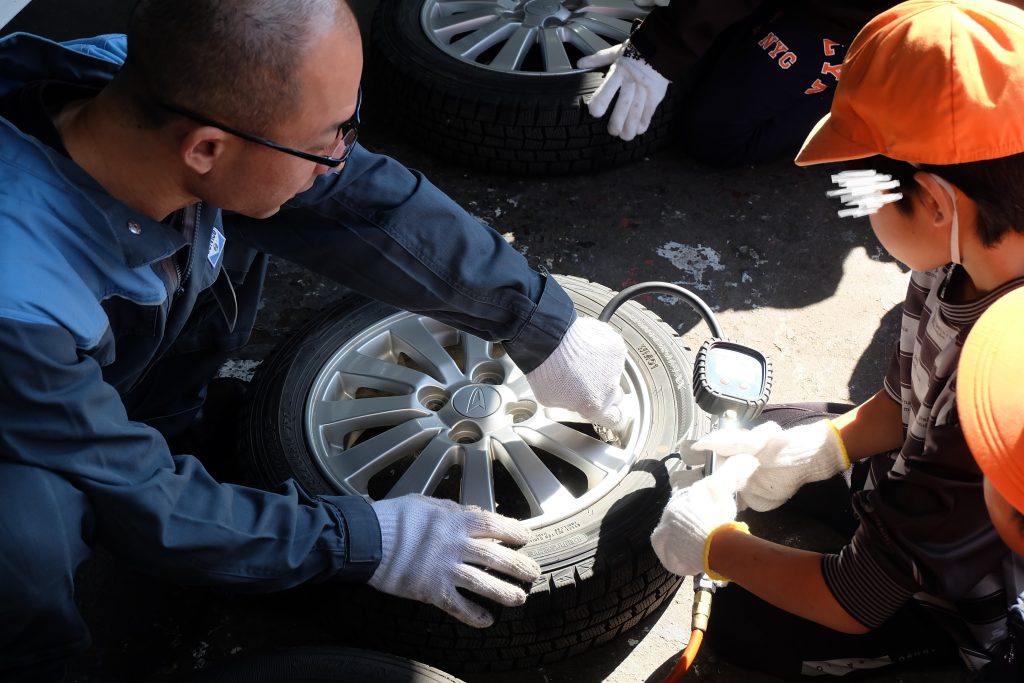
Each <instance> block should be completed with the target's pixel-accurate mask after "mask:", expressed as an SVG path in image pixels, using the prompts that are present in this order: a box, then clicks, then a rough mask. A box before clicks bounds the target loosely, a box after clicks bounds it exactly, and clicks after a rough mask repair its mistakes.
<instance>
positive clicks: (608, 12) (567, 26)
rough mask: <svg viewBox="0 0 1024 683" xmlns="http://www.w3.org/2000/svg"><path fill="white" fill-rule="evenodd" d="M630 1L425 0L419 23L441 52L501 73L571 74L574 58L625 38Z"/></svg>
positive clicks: (638, 13)
mask: <svg viewBox="0 0 1024 683" xmlns="http://www.w3.org/2000/svg"><path fill="white" fill-rule="evenodd" d="M645 14H647V10H646V9H644V8H641V7H637V6H636V5H635V4H634V3H633V0H592V1H591V0H427V1H426V2H424V3H423V8H422V10H421V13H420V22H421V25H422V27H423V31H424V33H425V34H426V35H427V37H428V38H429V39H430V40H431V42H433V43H434V44H435V45H437V46H438V47H439V48H440V49H441V50H442V51H443V52H445V53H446V54H448V55H450V56H452V57H454V58H456V59H458V60H460V61H463V62H467V63H469V64H472V65H474V66H478V67H481V68H484V69H490V70H492V71H499V72H502V73H514V74H522V75H537V76H545V75H548V76H554V75H562V74H566V73H570V72H572V71H574V70H576V69H575V64H576V60H577V59H578V58H579V57H582V56H586V55H591V54H593V53H595V52H597V51H598V50H603V49H604V48H607V47H611V46H612V45H617V44H619V43H621V42H623V41H625V40H626V39H627V38H629V33H630V28H631V25H632V20H633V19H638V18H641V17H643V16H644V15H645Z"/></svg>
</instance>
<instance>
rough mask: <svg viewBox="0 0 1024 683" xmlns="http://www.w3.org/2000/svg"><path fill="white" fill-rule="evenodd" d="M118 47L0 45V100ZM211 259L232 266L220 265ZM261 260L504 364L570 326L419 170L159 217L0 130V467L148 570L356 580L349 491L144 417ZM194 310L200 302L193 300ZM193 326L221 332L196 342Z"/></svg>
mask: <svg viewBox="0 0 1024 683" xmlns="http://www.w3.org/2000/svg"><path fill="white" fill-rule="evenodd" d="M125 47H126V41H125V38H124V36H119V35H117V36H115V35H111V36H100V37H97V38H92V39H86V40H80V41H72V42H69V43H64V44H58V43H54V42H52V41H49V40H45V39H43V38H39V37H36V36H31V35H27V34H15V35H12V36H9V37H7V38H5V39H4V40H2V41H0V96H3V95H4V94H5V93H8V92H10V91H12V90H13V89H17V88H20V87H22V85H23V84H26V83H29V82H33V81H38V80H41V79H53V80H58V81H65V82H71V83H79V84H86V85H95V86H97V87H102V86H103V85H104V84H105V83H107V82H108V81H109V80H110V79H111V77H112V76H113V74H114V73H116V71H117V69H118V68H119V65H120V64H121V63H122V62H123V59H124V55H125ZM140 153H144V150H143V151H140ZM235 247H243V248H241V249H235ZM233 250H234V251H233ZM231 253H235V254H237V255H240V256H239V258H237V259H235V261H236V262H235V263H233V264H232V263H228V264H227V265H225V261H226V260H230V259H229V257H228V256H227V255H230V254H231ZM266 253H269V254H274V255H277V256H280V257H282V258H285V259H288V260H290V261H293V262H295V263H298V264H300V265H302V266H305V267H307V268H310V269H312V270H314V271H316V272H319V273H321V274H323V275H326V276H328V277H330V278H332V279H335V280H337V281H339V282H341V283H342V284H344V285H346V286H347V287H349V288H350V289H353V290H355V291H357V292H360V293H363V294H366V295H368V296H372V297H374V298H376V299H379V300H382V301H386V302H388V303H390V304H393V305H395V306H398V307H401V308H405V309H408V310H414V311H420V312H424V313H428V314H429V315H431V316H433V317H436V318H439V319H441V320H444V321H446V322H449V323H451V324H453V325H455V326H457V327H459V328H461V329H465V330H468V331H471V332H473V333H475V334H479V335H481V336H483V337H485V338H489V339H495V340H507V341H508V343H507V347H508V349H509V352H510V355H512V357H513V358H514V359H515V360H516V361H517V363H518V364H519V365H520V367H521V368H522V369H523V370H524V371H529V370H531V369H533V368H534V367H536V366H537V365H538V364H539V363H540V362H542V361H543V360H544V359H545V358H546V357H547V356H548V354H550V352H551V351H552V350H553V349H554V348H555V346H557V344H558V342H559V341H560V340H561V337H562V335H563V334H564V332H565V330H566V328H567V327H568V325H569V324H570V323H571V321H572V320H573V318H574V316H575V314H574V312H573V307H572V304H571V301H570V300H569V298H568V296H567V295H566V293H565V292H564V290H562V289H561V287H559V286H558V285H557V283H555V282H554V281H553V280H552V279H550V278H547V277H545V276H544V275H541V274H539V273H537V272H535V271H533V270H531V269H530V268H528V266H527V264H526V262H525V260H524V259H523V258H522V256H521V255H520V254H519V253H518V252H516V251H515V250H514V249H512V248H510V247H509V246H508V245H507V244H505V242H504V241H503V240H502V239H501V237H500V236H499V235H497V234H496V233H495V232H494V231H492V230H490V229H488V228H486V227H484V226H482V225H480V223H478V222H477V221H475V220H473V219H472V218H471V217H470V216H469V215H468V214H467V213H466V212H465V211H463V210H462V209H460V208H459V207H458V206H457V205H456V204H455V203H454V202H453V201H452V200H451V199H449V198H448V197H446V196H445V195H444V194H443V193H442V192H440V191H439V190H438V189H437V188H435V187H434V186H433V185H431V184H430V183H429V182H428V181H427V180H426V179H424V178H423V177H422V176H421V175H420V174H418V173H416V172H413V171H410V170H408V169H406V168H405V167H403V166H402V165H400V164H398V163H397V162H395V161H393V160H391V159H389V158H387V157H384V156H380V155H376V154H372V153H370V152H368V151H366V150H365V149H363V148H361V147H357V148H356V149H355V151H354V153H353V154H352V156H351V157H350V159H349V161H348V163H347V165H346V168H345V169H344V172H343V173H341V174H339V175H332V176H323V177H321V178H320V179H319V180H318V181H317V182H316V184H315V185H314V186H313V187H312V188H311V189H310V190H308V191H307V192H305V193H303V194H301V195H300V196H297V197H295V198H294V199H293V200H292V201H291V202H289V204H287V205H286V207H284V209H283V210H282V211H281V212H279V213H278V214H277V215H275V216H274V217H272V218H269V219H265V220H254V219H248V218H244V217H241V216H237V215H226V214H222V213H221V211H220V210H219V209H217V208H215V207H213V206H208V205H205V204H196V205H193V206H190V207H187V208H186V209H183V210H181V211H179V212H177V213H176V214H175V217H174V219H173V220H171V221H165V222H163V223H161V222H156V221H153V220H151V219H149V218H147V217H146V216H143V215H141V214H139V213H138V212H136V211H134V210H132V209H131V208H129V207H128V206H126V205H124V204H123V203H121V202H119V201H118V200H116V199H114V198H113V197H111V196H110V195H109V194H108V193H107V192H106V191H104V190H103V188H102V187H100V186H99V185H98V184H97V183H96V182H95V181H94V180H93V179H92V178H91V177H89V176H88V175H87V174H86V173H85V172H84V171H83V170H82V169H81V168H80V167H79V166H78V165H76V164H75V163H74V162H73V161H72V160H71V159H69V158H67V157H66V156H64V155H62V154H61V153H59V152H57V151H55V150H54V149H52V148H50V147H48V146H47V145H44V144H43V143H41V142H40V141H39V140H38V139H36V138H35V137H32V136H30V135H27V134H25V133H24V132H22V131H21V130H19V129H18V128H17V127H16V126H14V125H12V123H11V122H10V121H8V120H7V119H4V118H0V458H3V459H7V460H10V461H14V462H18V463H24V464H27V465H31V466H34V467H38V468H44V469H46V470H49V471H51V472H53V473H54V474H55V475H56V476H60V477H64V478H66V479H67V480H68V481H70V482H71V483H72V484H73V485H74V486H75V487H77V488H78V489H80V490H81V491H83V492H84V493H85V494H86V495H87V497H88V499H89V501H90V504H91V506H92V511H91V512H92V515H93V520H92V526H93V528H94V533H95V541H96V542H99V543H102V544H103V545H104V546H105V547H107V548H109V549H110V550H111V551H112V552H113V553H114V554H115V555H118V556H120V557H122V558H123V559H125V560H127V561H129V562H131V563H132V564H134V565H136V566H138V567H140V568H142V569H144V570H146V571H149V572H151V573H154V574H157V575H161V576H164V577H169V578H172V579H173V580H175V581H178V582H183V583H230V584H235V585H236V586H237V587H239V588H247V589H249V590H273V589H279V588H284V587H288V586H292V585H295V584H297V583H300V582H303V581H307V580H326V579H330V578H335V577H337V578H346V579H351V580H365V579H367V578H368V577H369V576H370V575H372V572H373V571H374V570H375V568H376V565H377V563H378V562H379V559H380V530H379V526H378V524H377V520H376V517H375V515H374V514H373V511H372V509H371V508H370V506H369V505H368V504H367V503H366V502H365V501H363V500H362V499H361V498H358V497H344V496H342V497H318V498H311V497H309V496H307V495H305V494H304V493H303V492H302V491H300V490H298V489H297V488H296V486H295V485H294V484H290V485H288V486H287V487H286V488H284V489H283V490H282V491H280V492H275V493H268V492H264V491H259V490H255V489H250V488H245V487H240V486H234V485H227V484H220V483H217V482H216V481H214V480H213V479H212V478H211V477H210V476H209V475H208V474H207V473H206V471H205V470H204V469H203V467H202V466H201V465H200V464H199V462H198V461H197V460H196V459H195V458H194V457H192V456H191V455H183V454H172V453H170V452H169V450H168V447H167V443H166V441H165V438H164V436H163V435H162V433H161V431H159V430H158V429H155V428H154V426H153V425H154V424H155V423H159V421H160V420H161V419H164V420H166V419H171V418H173V417H174V416H173V415H160V414H158V413H159V408H158V406H160V405H166V404H167V401H166V400H164V399H165V398H166V396H173V395H179V394H182V393H185V394H187V393H189V392H192V391H193V390H194V389H195V387H187V388H185V389H183V388H182V387H179V386H176V385H175V384H174V381H173V378H168V379H167V382H166V383H165V384H164V385H162V386H160V385H158V386H155V387H154V386H153V384H154V383H153V382H152V381H148V380H151V379H152V377H149V373H150V370H152V369H153V368H154V367H155V366H156V365H157V361H158V360H160V359H161V357H162V356H163V355H164V354H166V353H168V351H169V350H172V351H173V352H174V353H180V352H192V353H196V354H197V355H198V357H201V356H203V354H209V355H210V357H214V358H216V357H219V356H218V355H217V353H216V352H218V351H223V348H224V347H225V346H230V345H238V344H241V343H244V341H245V339H246V337H247V336H248V332H249V330H250V329H251V327H252V321H253V319H254V317H255V312H256V307H257V304H258V299H259V286H260V282H261V280H262V271H261V268H262V265H261V264H264V265H265V260H262V261H261V259H262V258H263V257H262V256H260V255H262V254H266ZM226 254H227V255H226ZM233 267H234V268H235V270H232V268H233ZM254 270H255V271H259V272H257V273H256V274H255V275H254V273H253V271H254ZM229 271H230V272H229ZM229 275H230V277H229ZM232 281H233V282H232ZM211 292H212V293H214V294H216V296H215V297H210V296H209V295H210V293H211ZM213 300H215V301H216V302H217V305H216V306H214V307H212V309H210V310H207V308H209V307H205V306H199V305H197V302H208V301H213ZM200 309H202V310H200ZM210 316H212V318H211V319H216V320H218V321H220V322H218V325H219V328H220V331H221V333H220V334H204V333H203V331H204V330H206V329H212V327H211V326H209V325H205V323H204V322H203V320H205V319H207V318H210ZM200 317H202V318H203V320H198V319H199V318H200ZM197 331H198V333H197ZM182 344H184V345H185V346H188V345H189V344H191V345H192V347H193V348H191V349H189V348H186V349H184V350H183V349H181V348H180V347H181V345H182ZM217 347H220V348H217ZM197 362H199V361H197ZM143 389H144V391H143ZM186 412H187V411H186ZM40 533H45V530H40ZM0 552H2V553H8V552H17V550H16V549H0Z"/></svg>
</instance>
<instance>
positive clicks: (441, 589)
mask: <svg viewBox="0 0 1024 683" xmlns="http://www.w3.org/2000/svg"><path fill="white" fill-rule="evenodd" d="M371 506H372V507H373V510H374V512H376V513H377V519H378V520H379V521H380V533H381V550H382V553H381V561H380V565H379V566H378V567H377V571H375V572H374V574H373V576H372V577H370V581H369V584H370V585H371V586H373V587H374V588H376V589H377V590H379V591H380V592H382V593H388V594H390V595H397V596H399V597H402V598H411V599H413V600H419V601H420V602H426V603H430V604H431V605H434V606H436V607H439V608H441V609H442V610H444V611H445V612H447V613H448V614H450V615H452V616H453V617H455V618H456V619H458V620H459V621H461V622H463V623H466V624H469V625H470V626H474V627H476V628H485V627H487V626H490V625H491V624H493V623H494V617H493V616H492V615H491V613H490V612H488V611H487V610H485V609H484V608H483V607H481V606H480V605H478V604H476V603H475V602H473V601H472V600H469V599H467V598H466V597H465V596H463V595H462V594H461V593H459V592H458V591H457V590H456V589H457V588H464V589H466V590H468V591H471V592H473V593H476V594H477V595H481V596H483V597H485V598H489V599H490V600H493V601H494V602H497V603H499V604H502V605H507V606H509V607H515V606H518V605H522V604H523V603H524V602H526V591H524V590H523V589H522V588H520V587H519V586H517V585H516V584H514V583H511V582H510V581H509V580H507V579H503V578H501V577H499V576H496V575H495V574H492V573H488V572H485V571H484V570H483V569H481V567H483V568H486V569H490V570H493V571H497V572H500V573H501V574H504V575H506V576H508V577H511V578H512V579H514V580H516V581H527V582H532V581H534V580H535V579H536V578H537V577H538V576H540V566H539V565H538V564H537V563H536V562H535V561H534V560H533V559H532V558H530V557H527V556H526V555H525V554H523V553H521V552H517V551H515V550H513V549H511V548H506V547H504V546H501V545H498V544H497V543H494V542H493V541H492V540H491V539H495V540H498V541H503V542H505V543H511V544H513V545H523V544H524V543H526V542H527V541H528V540H529V539H530V530H529V528H528V527H527V526H526V525H525V524H523V523H522V522H520V521H518V520H515V519H510V518H508V517H502V516H501V515H498V514H495V513H493V512H488V511H486V510H480V509H478V508H471V507H465V506H462V505H459V504H458V503H456V502H454V501H451V500H441V499H438V498H428V497H426V496H421V495H419V494H410V495H407V496H400V497H398V498H392V499H385V500H378V501H374V502H373V503H371Z"/></svg>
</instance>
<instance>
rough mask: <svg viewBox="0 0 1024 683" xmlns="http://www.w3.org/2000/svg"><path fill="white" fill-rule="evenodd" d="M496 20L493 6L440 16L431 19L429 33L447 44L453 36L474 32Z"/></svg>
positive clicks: (496, 16)
mask: <svg viewBox="0 0 1024 683" xmlns="http://www.w3.org/2000/svg"><path fill="white" fill-rule="evenodd" d="M498 18H499V17H498V15H497V14H496V13H495V11H494V6H493V5H491V6H487V7H481V8H479V9H473V10H470V11H467V12H459V13H457V14H442V15H441V16H439V17H432V18H431V20H430V31H431V33H433V34H434V35H435V36H437V37H438V38H440V39H441V40H442V42H445V43H447V42H448V41H450V40H451V39H452V37H453V36H457V35H459V34H461V33H466V32H467V31H474V30H476V29H478V28H480V27H481V26H485V25H486V24H489V23H491V22H492V21H497V20H498Z"/></svg>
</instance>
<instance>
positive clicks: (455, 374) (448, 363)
mask: <svg viewBox="0 0 1024 683" xmlns="http://www.w3.org/2000/svg"><path fill="white" fill-rule="evenodd" d="M391 336H392V339H394V340H395V350H396V351H401V352H403V353H405V354H406V355H408V356H409V357H410V358H412V359H413V360H414V361H416V362H417V363H419V364H420V365H422V366H424V367H425V368H426V370H427V372H428V373H429V374H430V375H431V376H432V377H434V379H436V380H437V381H439V382H444V383H445V384H453V383H455V382H458V381H460V380H461V379H463V377H464V375H463V374H462V371H461V370H460V369H459V366H458V365H456V364H455V359H453V358H452V356H451V354H450V353H448V352H447V351H446V350H445V349H444V347H443V346H441V344H440V342H438V340H437V339H436V338H435V337H434V335H433V334H431V333H430V332H429V331H428V330H427V328H425V327H424V326H423V322H422V321H421V319H420V318H418V317H409V318H406V319H405V320H402V321H401V322H399V323H398V324H396V325H395V326H394V327H392V328H391Z"/></svg>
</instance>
